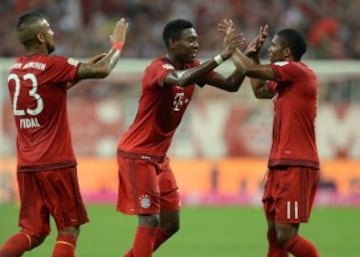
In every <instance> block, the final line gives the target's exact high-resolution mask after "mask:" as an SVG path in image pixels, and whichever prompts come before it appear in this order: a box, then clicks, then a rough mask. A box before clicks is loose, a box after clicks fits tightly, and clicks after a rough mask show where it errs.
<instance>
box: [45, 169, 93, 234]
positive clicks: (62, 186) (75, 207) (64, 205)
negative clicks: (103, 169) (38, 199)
mask: <svg viewBox="0 0 360 257" xmlns="http://www.w3.org/2000/svg"><path fill="white" fill-rule="evenodd" d="M39 179H41V183H42V184H43V188H44V191H45V192H46V204H47V206H48V208H49V209H50V212H51V215H52V216H53V218H54V220H55V223H56V225H57V227H58V229H59V230H63V229H65V228H67V227H78V226H80V225H82V224H84V223H87V222H88V221H89V220H88V216H87V213H86V209H85V205H84V202H83V199H82V196H81V193H80V188H79V183H78V178H77V170H76V168H66V169H59V170H51V171H46V172H39Z"/></svg>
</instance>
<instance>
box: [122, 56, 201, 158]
mask: <svg viewBox="0 0 360 257" xmlns="http://www.w3.org/2000/svg"><path fill="white" fill-rule="evenodd" d="M199 64H200V63H199V62H198V61H196V62H193V63H189V64H187V65H186V67H184V68H185V69H188V68H192V67H195V66H197V65H199ZM171 70H175V68H174V67H173V65H172V64H171V63H169V61H168V60H167V59H166V58H157V59H155V60H154V61H152V63H151V64H150V65H149V66H148V67H147V68H146V70H145V73H144V76H143V78H142V93H141V97H140V100H139V105H138V110H137V114H136V116H135V120H134V122H133V124H132V125H131V126H130V128H129V129H128V131H127V132H125V133H124V135H123V136H122V138H121V139H120V141H119V144H118V149H119V150H122V151H125V152H132V153H137V154H150V155H155V156H165V155H166V152H167V151H168V149H169V147H170V143H171V140H172V138H173V136H174V133H175V130H176V128H177V127H178V126H179V124H180V121H181V119H182V117H183V115H184V112H185V110H186V108H187V106H188V104H189V102H190V100H191V97H192V95H193V92H194V88H195V84H192V85H189V86H186V87H180V86H176V85H173V86H166V87H164V86H163V80H164V78H165V76H166V75H167V73H168V72H170V71H171ZM199 85H200V86H202V85H203V83H199Z"/></svg>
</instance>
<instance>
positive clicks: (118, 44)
mask: <svg viewBox="0 0 360 257" xmlns="http://www.w3.org/2000/svg"><path fill="white" fill-rule="evenodd" d="M123 46H124V44H123V43H122V42H120V41H115V42H114V43H113V44H112V47H111V48H112V49H116V50H119V51H121V50H122V49H123Z"/></svg>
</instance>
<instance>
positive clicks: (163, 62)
mask: <svg viewBox="0 0 360 257" xmlns="http://www.w3.org/2000/svg"><path fill="white" fill-rule="evenodd" d="M223 27H224V30H223V31H224V32H225V38H224V48H223V50H222V51H221V52H220V54H219V55H216V56H215V57H214V58H213V59H211V60H208V61H205V62H203V63H200V61H199V60H198V59H197V53H198V50H199V43H198V35H197V33H196V30H195V29H194V27H193V24H192V23H191V22H189V21H187V20H183V19H176V20H172V21H170V22H169V23H167V24H166V26H165V27H164V29H163V34H162V36H163V42H164V44H165V47H166V55H165V56H163V57H159V58H156V59H154V60H153V61H152V62H151V63H150V65H149V66H148V67H147V68H146V70H145V73H144V75H143V78H142V93H141V96H140V101H139V105H138V110H137V114H136V117H135V120H134V122H133V123H132V125H131V126H130V128H129V129H128V130H127V132H125V134H124V135H123V136H122V138H121V139H120V141H119V143H118V151H117V160H118V168H119V170H118V174H119V191H118V202H117V210H118V211H120V212H122V213H124V214H129V215H137V216H138V226H137V230H136V234H135V238H134V242H133V246H132V248H131V249H130V250H129V251H128V252H127V253H125V256H126V257H130V256H136V257H148V256H152V252H153V251H155V250H156V249H157V248H158V247H159V246H160V245H161V244H162V243H163V242H164V241H166V240H167V239H168V238H169V237H171V236H172V235H173V234H174V233H175V232H177V230H178V229H179V209H180V199H179V192H178V186H177V183H176V180H175V177H174V174H173V172H172V170H171V168H170V164H169V159H168V157H167V151H168V149H169V146H170V144H171V141H172V138H173V136H174V133H175V131H176V128H177V127H178V125H179V123H180V122H181V119H182V117H183V115H184V112H185V110H186V108H187V107H188V105H189V102H190V100H191V97H192V95H193V93H194V90H195V85H197V86H200V87H203V86H204V85H205V84H207V85H210V86H214V87H217V88H220V89H222V90H226V91H230V92H234V91H237V90H238V89H239V87H240V85H241V83H242V81H243V79H244V77H245V76H244V75H243V74H242V73H240V72H238V71H236V69H235V71H234V72H233V73H232V74H230V75H229V76H228V77H224V76H223V75H221V74H219V73H218V72H215V71H213V69H214V68H216V67H217V66H219V65H220V64H221V63H222V62H223V61H224V60H226V59H228V58H230V57H231V55H232V53H233V51H234V49H235V48H236V47H238V46H240V45H241V44H242V43H243V37H242V35H241V34H235V33H234V31H233V25H232V23H229V24H228V25H227V26H226V25H224V26H223ZM220 30H221V29H220Z"/></svg>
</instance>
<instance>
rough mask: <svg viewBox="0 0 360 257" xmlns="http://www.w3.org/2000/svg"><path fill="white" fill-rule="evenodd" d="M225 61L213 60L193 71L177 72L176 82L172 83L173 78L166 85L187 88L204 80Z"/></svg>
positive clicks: (194, 68)
mask: <svg viewBox="0 0 360 257" xmlns="http://www.w3.org/2000/svg"><path fill="white" fill-rule="evenodd" d="M223 61H224V60H223V59H221V60H219V59H217V60H215V58H213V59H211V60H208V61H206V62H204V63H202V64H200V65H198V66H196V67H193V68H191V69H187V70H184V71H177V72H176V75H175V77H176V78H175V79H174V80H175V81H172V80H173V78H169V79H168V80H167V81H166V83H167V84H176V85H178V86H181V87H186V86H188V85H191V84H193V83H196V82H198V81H199V80H201V79H203V77H204V76H205V75H206V74H208V73H209V72H210V71H212V70H213V69H215V68H216V67H217V66H219V65H220V64H221V63H222V62H223Z"/></svg>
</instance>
